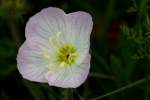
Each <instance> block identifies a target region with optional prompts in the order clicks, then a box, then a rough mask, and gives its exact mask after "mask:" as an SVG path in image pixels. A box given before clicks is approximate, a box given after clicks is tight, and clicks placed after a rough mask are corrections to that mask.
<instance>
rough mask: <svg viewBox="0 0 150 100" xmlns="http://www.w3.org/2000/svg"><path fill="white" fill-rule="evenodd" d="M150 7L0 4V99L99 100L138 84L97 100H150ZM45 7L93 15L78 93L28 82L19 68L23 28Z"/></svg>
mask: <svg viewBox="0 0 150 100" xmlns="http://www.w3.org/2000/svg"><path fill="white" fill-rule="evenodd" d="M149 4H150V2H149V0H0V100H91V99H92V98H95V99H93V100H100V99H99V98H98V99H96V97H97V96H101V95H104V94H106V93H110V92H111V91H113V90H117V89H119V88H122V87H124V86H126V85H128V84H129V85H133V84H134V82H136V81H137V84H135V85H134V86H131V88H127V89H124V91H123V90H120V91H119V92H117V93H114V94H112V95H109V96H106V97H105V98H102V99H101V100H150V81H149V79H150V78H149V76H150V20H149V8H150V6H149ZM47 7H58V8H61V9H63V10H64V11H65V12H67V13H70V12H75V11H85V12H88V13H90V14H91V15H92V17H93V22H94V26H93V31H92V34H91V48H90V53H91V55H92V58H91V70H90V74H89V76H88V79H87V80H86V82H85V83H84V84H83V85H82V86H80V87H79V88H77V89H62V88H57V87H50V86H49V85H48V84H41V83H36V82H30V81H28V80H25V79H23V78H22V77H21V75H20V73H19V72H18V70H17V66H16V55H17V52H18V48H19V47H20V45H21V44H22V43H23V42H24V41H25V25H26V23H27V21H28V19H29V18H30V17H31V16H33V15H34V14H36V13H37V12H39V11H40V10H41V9H43V8H47ZM141 81H142V82H141ZM140 82H141V84H139V83H140Z"/></svg>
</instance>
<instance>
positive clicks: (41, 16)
mask: <svg viewBox="0 0 150 100" xmlns="http://www.w3.org/2000/svg"><path fill="white" fill-rule="evenodd" d="M65 16H66V14H65V13H64V11H63V10H61V9H59V8H54V7H49V8H45V9H43V10H42V11H40V12H39V13H37V14H36V15H34V16H32V17H31V18H30V20H29V21H28V23H27V25H26V38H30V37H34V36H40V37H42V38H44V39H48V38H49V37H50V36H54V35H55V34H56V33H58V32H61V33H62V34H66V28H65ZM61 36H63V35H61Z"/></svg>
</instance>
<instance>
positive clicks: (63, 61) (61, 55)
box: [56, 43, 78, 67]
mask: <svg viewBox="0 0 150 100" xmlns="http://www.w3.org/2000/svg"><path fill="white" fill-rule="evenodd" d="M77 58H78V54H77V49H76V48H75V47H73V45H72V44H70V43H68V44H64V45H62V46H61V47H60V48H59V49H58V51H57V54H56V60H57V62H58V63H60V65H61V66H62V67H64V66H67V65H72V64H74V63H75V62H76V60H77Z"/></svg>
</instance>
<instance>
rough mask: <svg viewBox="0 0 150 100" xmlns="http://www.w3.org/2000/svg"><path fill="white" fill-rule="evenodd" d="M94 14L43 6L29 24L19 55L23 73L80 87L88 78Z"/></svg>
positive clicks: (28, 76)
mask: <svg viewBox="0 0 150 100" xmlns="http://www.w3.org/2000/svg"><path fill="white" fill-rule="evenodd" d="M92 27H93V22H92V17H91V16H90V15H89V14H88V13H85V12H82V11H78V12H74V13H70V14H66V13H65V12H64V11H62V10H61V9H59V8H54V7H49V8H45V9H43V10H42V11H41V12H39V13H37V14H36V15H34V16H33V17H31V18H30V20H29V21H28V23H27V25H26V30H25V33H26V34H25V36H26V41H25V42H24V43H23V45H22V46H21V47H20V49H19V52H18V55H17V65H18V69H19V72H20V73H21V75H22V76H23V77H24V78H25V79H28V80H30V81H35V82H41V83H48V84H49V85H50V86H57V87H63V88H77V87H79V86H80V85H81V84H82V83H83V82H84V81H85V80H86V78H87V76H88V73H89V69H90V59H91V56H90V54H89V48H90V34H91V31H92Z"/></svg>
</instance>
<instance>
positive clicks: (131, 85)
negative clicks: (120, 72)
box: [91, 76, 150, 100]
mask: <svg viewBox="0 0 150 100" xmlns="http://www.w3.org/2000/svg"><path fill="white" fill-rule="evenodd" d="M149 79H150V76H149V77H147V78H144V79H141V80H138V81H136V82H133V83H131V84H128V85H126V86H124V87H121V88H119V89H117V90H114V91H112V92H109V93H106V94H104V95H102V96H98V97H96V98H93V99H91V100H100V99H102V98H105V97H108V96H110V95H113V94H116V93H119V92H121V91H124V90H126V89H129V88H131V87H134V86H136V85H139V84H142V83H144V82H146V81H147V80H149Z"/></svg>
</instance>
